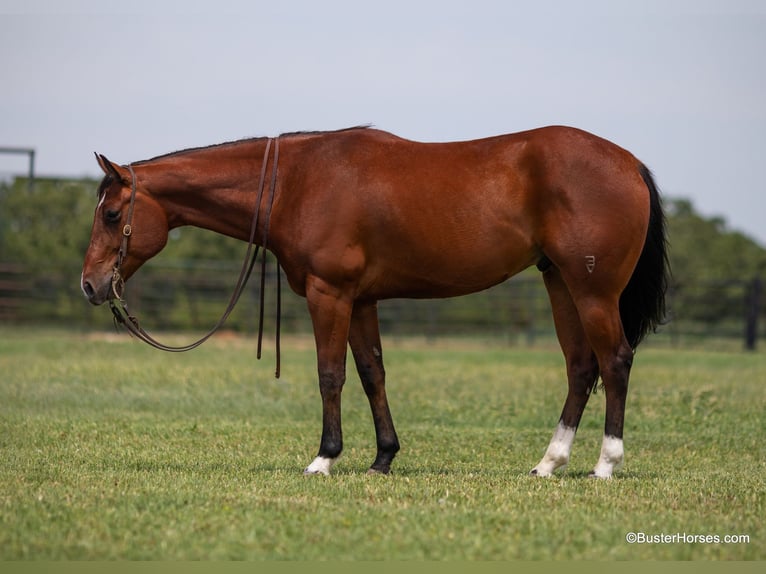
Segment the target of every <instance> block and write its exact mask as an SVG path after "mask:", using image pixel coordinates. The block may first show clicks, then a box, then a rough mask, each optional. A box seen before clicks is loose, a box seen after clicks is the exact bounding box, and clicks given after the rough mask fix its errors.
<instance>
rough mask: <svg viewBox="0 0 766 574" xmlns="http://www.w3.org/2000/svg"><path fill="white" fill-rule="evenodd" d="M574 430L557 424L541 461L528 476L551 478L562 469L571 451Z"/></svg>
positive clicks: (567, 461) (575, 430)
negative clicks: (556, 471) (557, 470)
mask: <svg viewBox="0 0 766 574" xmlns="http://www.w3.org/2000/svg"><path fill="white" fill-rule="evenodd" d="M576 432H577V429H576V428H572V427H568V426H566V425H564V424H562V423H560V422H559V424H558V426H557V427H556V430H555V431H554V432H553V438H552V439H551V442H550V444H549V445H548V450H546V451H545V454H544V455H543V458H542V460H540V462H539V463H537V466H536V467H535V468H533V469H532V471H531V472H530V474H534V475H537V476H551V475H552V474H553V472H554V471H555V470H556V469H558V468H564V467H565V466H566V465H567V464H568V463H569V453H570V452H571V451H572V442H573V441H574V437H575V433H576Z"/></svg>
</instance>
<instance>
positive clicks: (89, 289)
mask: <svg viewBox="0 0 766 574" xmlns="http://www.w3.org/2000/svg"><path fill="white" fill-rule="evenodd" d="M82 292H83V293H85V296H86V297H87V298H88V299H93V297H95V295H96V291H95V289H93V285H91V284H90V282H89V281H83V282H82Z"/></svg>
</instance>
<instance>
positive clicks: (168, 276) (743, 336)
mask: <svg viewBox="0 0 766 574" xmlns="http://www.w3.org/2000/svg"><path fill="white" fill-rule="evenodd" d="M267 269H268V271H267V277H266V294H265V295H266V309H265V315H266V325H265V327H266V329H267V330H268V329H273V327H274V321H275V312H276V311H275V310H276V281H275V279H276V276H275V273H276V271H275V267H274V265H273V262H272V264H271V265H268V266H267ZM238 272H239V263H238V262H219V263H210V262H208V263H200V262H194V263H192V264H188V263H181V262H163V261H159V260H158V261H152V262H149V263H147V264H146V265H145V266H144V268H142V269H141V271H140V272H139V273H138V274H137V275H136V276H135V277H134V278H133V279H131V281H130V282H129V284H128V288H127V290H126V296H127V301H128V305H129V307H130V310H131V312H132V313H133V314H135V315H136V316H137V317H138V318H139V319H140V320H141V322H142V326H144V327H145V328H146V329H148V330H150V331H186V330H192V331H204V330H207V329H208V328H209V327H210V326H211V325H212V324H213V323H215V321H216V320H217V319H218V317H219V316H220V314H221V313H222V311H223V309H224V308H225V306H226V304H227V302H228V299H229V296H230V294H231V290H232V289H233V286H234V283H235V282H236V277H237V275H238ZM538 275H539V273H537V272H536V271H534V272H533V271H530V272H528V273H524V274H521V275H519V276H517V277H514V278H512V279H510V280H509V281H506V282H505V283H503V284H501V285H498V286H496V287H493V288H492V289H488V290H486V291H483V292H481V293H476V294H473V295H469V296H465V297H459V298H455V299H440V300H404V299H398V300H389V301H381V302H380V304H379V315H380V322H381V331H382V332H383V334H384V335H419V336H425V337H428V338H437V337H440V336H476V337H479V336H480V337H497V338H502V339H505V340H507V341H508V342H509V343H521V344H526V343H533V342H535V341H536V340H538V339H550V340H552V339H553V337H554V336H555V334H554V328H553V321H552V318H551V312H550V305H549V303H548V298H547V295H546V292H545V288H544V286H543V284H542V281H541V279H540V277H539V276H538ZM79 282H80V262H71V263H65V264H61V263H58V264H53V263H51V264H49V265H47V266H44V267H31V266H28V265H24V264H19V263H0V322H2V323H3V324H30V325H31V324H44V325H66V326H68V327H70V328H77V329H81V330H92V329H96V330H97V329H105V328H108V327H110V325H111V315H110V313H109V311H108V310H107V309H106V308H94V307H92V306H91V305H89V304H88V303H87V301H86V300H85V298H84V297H83V296H82V293H81V292H80V289H79ZM282 283H283V293H282V329H283V331H284V332H287V333H308V332H310V331H311V322H310V318H309V315H308V311H307V308H306V303H305V300H304V299H302V298H300V297H298V296H296V295H295V294H293V293H292V291H290V290H289V288H288V287H287V285H286V282H285V281H283V282H282ZM259 288H260V282H259V281H258V278H257V277H253V278H252V279H251V282H250V283H249V285H248V287H247V289H246V291H245V293H244V294H243V296H242V299H241V300H240V303H239V305H238V307H237V309H235V311H234V312H233V313H232V315H231V316H230V318H229V320H228V322H227V324H226V328H227V329H229V330H232V331H237V332H241V333H245V334H252V333H255V332H256V331H257V327H258V299H259ZM763 291H764V290H763V285H762V281H761V280H760V279H759V278H755V279H742V280H739V279H737V280H734V279H731V280H726V281H705V282H702V281H700V282H695V283H690V284H686V285H674V286H673V287H672V289H671V290H670V292H669V293H668V308H669V312H670V314H669V319H670V321H669V322H668V324H667V325H664V326H663V327H662V328H661V329H660V331H659V334H658V335H657V336H655V337H654V338H652V340H653V341H666V342H668V343H669V344H673V345H680V344H685V343H689V342H699V341H701V340H705V339H709V338H716V339H731V340H741V341H742V342H743V344H744V346H745V348H748V349H754V348H755V347H756V344H757V341H758V340H759V339H763V338H764V336H765V335H766V333H765V331H766V305H764V301H763V297H764V293H763Z"/></svg>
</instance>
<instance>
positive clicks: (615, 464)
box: [592, 435, 625, 478]
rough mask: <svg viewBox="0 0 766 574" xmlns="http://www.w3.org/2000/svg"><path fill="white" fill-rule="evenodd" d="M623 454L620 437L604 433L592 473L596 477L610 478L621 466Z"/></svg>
mask: <svg viewBox="0 0 766 574" xmlns="http://www.w3.org/2000/svg"><path fill="white" fill-rule="evenodd" d="M624 456H625V454H624V450H623V444H622V439H621V438H617V437H614V436H609V435H604V440H603V442H602V443H601V456H599V457H598V462H597V463H596V468H594V469H593V473H592V475H593V476H595V477H596V478H612V473H613V472H614V471H616V470H619V469H620V468H621V467H622V463H623V460H624Z"/></svg>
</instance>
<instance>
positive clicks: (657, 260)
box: [620, 164, 670, 349]
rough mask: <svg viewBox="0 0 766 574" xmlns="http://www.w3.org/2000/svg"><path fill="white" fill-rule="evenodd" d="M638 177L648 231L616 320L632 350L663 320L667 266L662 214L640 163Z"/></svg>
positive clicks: (649, 177)
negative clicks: (646, 195) (646, 201)
mask: <svg viewBox="0 0 766 574" xmlns="http://www.w3.org/2000/svg"><path fill="white" fill-rule="evenodd" d="M639 171H640V173H641V177H642V178H643V180H644V183H646V187H647V188H648V189H649V209H650V211H649V229H648V230H647V232H646V242H645V243H644V249H643V251H642V252H641V257H639V259H638V263H637V264H636V269H635V270H634V271H633V276H632V277H631V278H630V281H629V282H628V286H627V287H626V288H625V291H623V293H622V295H621V296H620V317H621V318H622V327H623V329H624V330H625V337H626V338H627V339H628V343H630V346H631V347H633V348H634V349H635V348H636V347H637V346H638V344H639V343H640V342H641V340H642V339H643V338H644V336H646V334H647V333H648V332H649V331H653V330H655V329H656V328H657V326H658V325H661V324H662V323H663V320H664V319H665V291H666V290H667V287H668V278H669V276H670V265H669V262H668V254H667V239H666V237H665V214H664V213H663V211H662V201H661V199H660V193H659V190H658V189H657V185H656V184H655V183H654V177H653V176H652V172H651V171H649V169H648V168H647V167H646V166H645V165H643V164H641V165H640V167H639Z"/></svg>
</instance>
